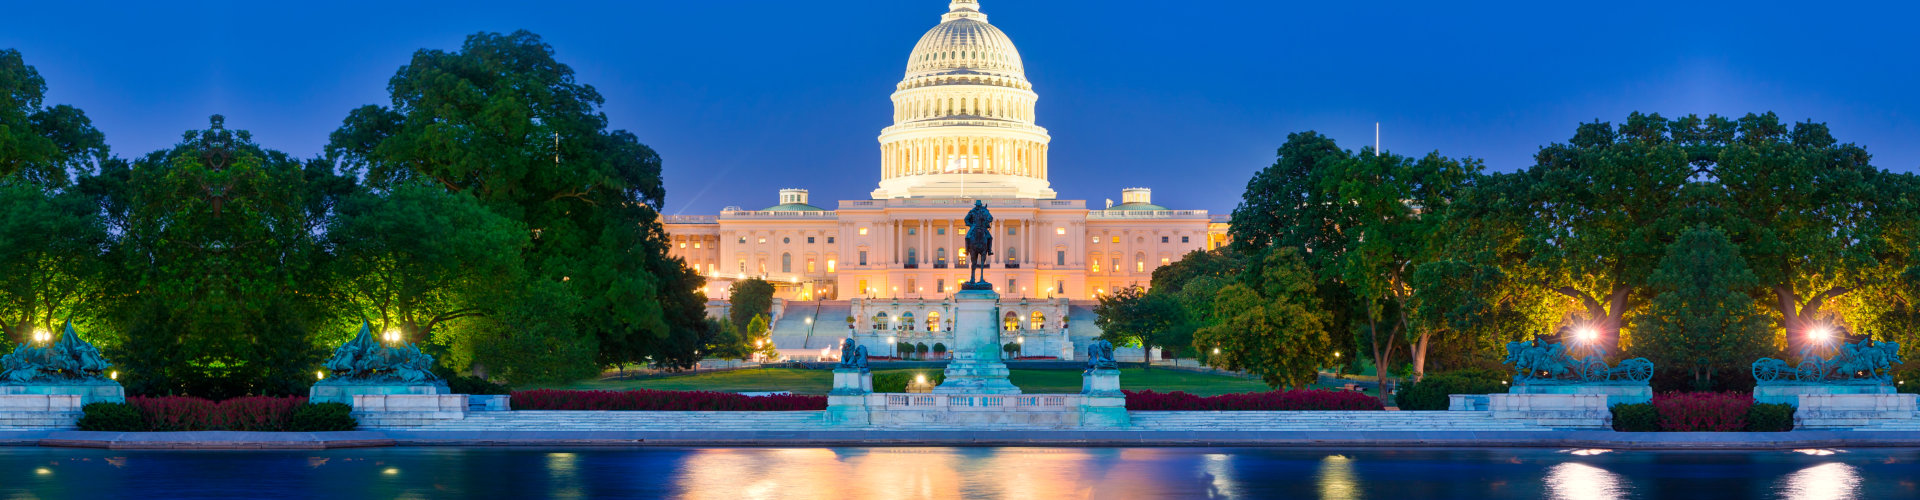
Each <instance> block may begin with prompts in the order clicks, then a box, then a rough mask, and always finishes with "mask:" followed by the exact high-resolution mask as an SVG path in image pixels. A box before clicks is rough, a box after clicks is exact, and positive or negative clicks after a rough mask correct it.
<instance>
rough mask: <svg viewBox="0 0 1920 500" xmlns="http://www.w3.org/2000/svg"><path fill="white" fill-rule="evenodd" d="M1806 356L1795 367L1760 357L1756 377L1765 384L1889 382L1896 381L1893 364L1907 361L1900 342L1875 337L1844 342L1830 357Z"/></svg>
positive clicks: (1755, 371)
mask: <svg viewBox="0 0 1920 500" xmlns="http://www.w3.org/2000/svg"><path fill="white" fill-rule="evenodd" d="M1803 359H1805V361H1801V362H1800V365H1799V366H1797V367H1795V366H1791V365H1788V364H1787V362H1786V361H1782V360H1778V359H1774V358H1760V360H1759V361H1755V362H1753V380H1754V381H1755V382H1758V383H1759V384H1762V385H1770V384H1793V383H1801V384H1845V385H1887V384H1890V383H1892V381H1893V365H1895V364H1900V363H1904V361H1903V360H1901V359H1900V343H1899V342H1877V341H1874V340H1873V339H1865V340H1861V341H1859V342H1855V343H1851V344H1841V345H1840V349H1839V351H1838V352H1835V353H1834V354H1833V356H1831V357H1827V358H1820V357H1817V356H1803Z"/></svg>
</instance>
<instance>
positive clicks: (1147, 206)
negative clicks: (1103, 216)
mask: <svg viewBox="0 0 1920 500" xmlns="http://www.w3.org/2000/svg"><path fill="white" fill-rule="evenodd" d="M1107 210H1122V211H1135V210H1139V211H1147V210H1171V209H1169V208H1167V207H1163V206H1159V205H1155V204H1152V203H1121V204H1119V205H1114V206H1112V207H1110V208H1108V209H1107Z"/></svg>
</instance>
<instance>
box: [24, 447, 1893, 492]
mask: <svg viewBox="0 0 1920 500" xmlns="http://www.w3.org/2000/svg"><path fill="white" fill-rule="evenodd" d="M1916 481H1920V450H1913V449H1860V450H1796V451H1791V452H1789V451H1758V452H1755V451H1740V452H1731V451H1714V452H1677V451H1657V452H1656V451H1610V450H1552V449H1391V448H1378V449H1349V450H1321V449H1272V448H1205V449H1203V448H784V449H783V448H712V449H689V448H575V449H535V448H372V449H354V450H332V451H312V452H281V451H267V452H215V451H199V452H158V451H106V450H73V449H51V448H6V447H0V498H45V499H94V498H123V497H141V498H283V499H291V498H330V499H344V498H455V497H465V498H713V499H735V498H743V499H758V498H818V499H847V498H1043V499H1068V498H1328V499H1357V498H1385V499H1416V498H1462V499H1479V498H1563V499H1601V498H1792V499H1846V498H1920V489H1916V488H1917V487H1916Z"/></svg>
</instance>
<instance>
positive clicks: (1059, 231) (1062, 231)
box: [1053, 227, 1067, 236]
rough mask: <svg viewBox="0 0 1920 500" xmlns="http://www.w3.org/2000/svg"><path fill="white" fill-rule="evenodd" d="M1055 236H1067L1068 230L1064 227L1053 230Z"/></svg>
mask: <svg viewBox="0 0 1920 500" xmlns="http://www.w3.org/2000/svg"><path fill="white" fill-rule="evenodd" d="M1053 234H1057V235H1061V236H1066V234H1067V228H1064V227H1056V228H1053Z"/></svg>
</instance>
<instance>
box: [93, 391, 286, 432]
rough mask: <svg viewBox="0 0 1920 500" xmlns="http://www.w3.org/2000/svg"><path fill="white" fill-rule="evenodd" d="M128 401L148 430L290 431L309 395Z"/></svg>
mask: <svg viewBox="0 0 1920 500" xmlns="http://www.w3.org/2000/svg"><path fill="white" fill-rule="evenodd" d="M127 404H128V405H129V406H131V407H132V408H133V409H134V410H135V411H137V412H139V414H140V419H141V421H142V422H143V423H144V424H145V427H146V429H145V430H149V431H157V432H176V431H256V432H278V431H284V430H287V425H288V422H290V421H292V419H293V414H294V412H295V411H296V410H298V409H299V408H300V407H301V406H304V405H306V404H307V398H305V397H302V396H289V397H273V396H249V397H242V398H233V399H229V400H226V401H220V402H214V401H211V400H207V399H201V398H195V397H187V396H162V397H139V396H135V397H130V398H127Z"/></svg>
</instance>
